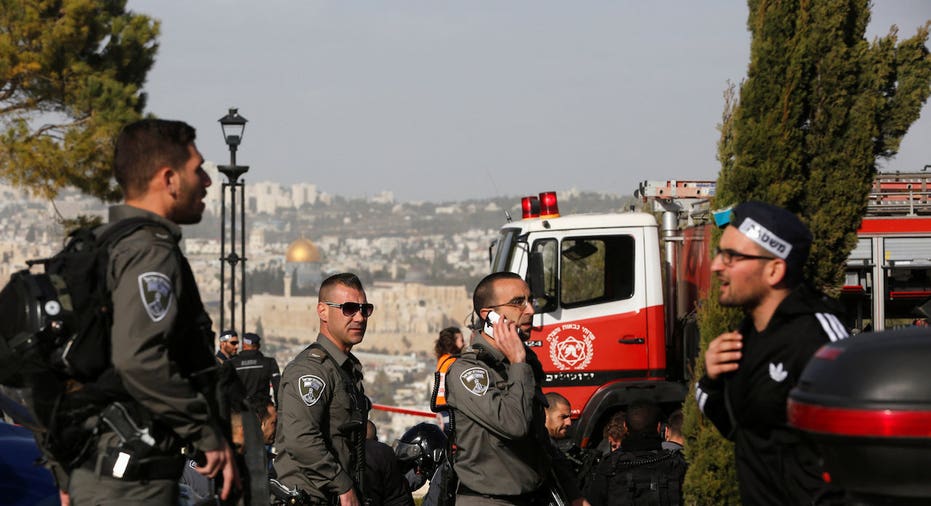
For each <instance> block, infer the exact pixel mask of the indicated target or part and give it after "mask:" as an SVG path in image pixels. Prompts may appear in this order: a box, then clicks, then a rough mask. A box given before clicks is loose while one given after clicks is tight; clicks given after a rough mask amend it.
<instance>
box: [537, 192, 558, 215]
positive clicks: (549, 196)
mask: <svg viewBox="0 0 931 506" xmlns="http://www.w3.org/2000/svg"><path fill="white" fill-rule="evenodd" d="M540 218H543V219H548V218H559V204H558V203H557V202H556V192H543V193H541V194H540Z"/></svg>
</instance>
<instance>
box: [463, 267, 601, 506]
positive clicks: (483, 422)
mask: <svg viewBox="0 0 931 506" xmlns="http://www.w3.org/2000/svg"><path fill="white" fill-rule="evenodd" d="M472 303H473V306H474V308H475V313H476V315H477V316H478V317H479V318H480V319H481V320H482V322H485V321H487V318H488V314H489V313H490V312H491V311H495V312H496V313H498V314H499V315H500V318H499V319H498V321H497V323H495V324H494V325H493V326H492V328H493V332H489V331H488V330H483V331H482V332H481V333H480V334H478V335H476V336H475V338H474V339H473V341H472V345H471V346H470V347H468V348H467V349H466V350H464V351H463V353H462V356H461V357H460V358H459V359H458V360H456V362H455V363H454V364H453V365H452V366H451V367H450V369H449V372H448V374H447V375H446V399H447V403H448V404H449V406H450V407H452V408H453V416H454V417H455V426H456V432H455V441H456V447H457V451H456V452H455V454H454V455H453V456H452V460H453V467H454V469H455V471H456V474H457V475H458V477H459V488H458V490H457V493H456V506H475V505H490V504H494V505H500V504H516V505H520V506H534V505H545V504H548V503H552V502H553V501H554V498H553V496H552V495H551V494H552V492H553V490H557V491H558V492H557V493H559V494H560V495H561V496H562V497H560V500H563V501H566V500H571V501H572V504H573V505H576V506H578V505H586V504H587V502H586V501H585V499H583V498H582V496H581V492H580V491H579V490H578V489H577V488H576V487H575V486H574V485H573V483H574V480H573V479H572V476H571V470H569V469H563V468H560V467H554V466H553V464H554V455H552V454H551V453H550V452H551V448H552V445H551V444H550V443H549V434H548V433H547V430H546V425H545V421H546V415H545V413H544V409H545V407H546V405H547V402H546V397H545V396H544V395H543V391H542V390H541V388H540V386H541V384H542V380H543V377H542V376H543V369H542V367H541V365H540V363H539V361H538V360H537V357H536V355H535V354H534V352H533V351H532V350H530V349H529V348H527V347H526V346H525V345H524V340H525V339H527V338H528V337H529V336H530V329H531V324H532V321H531V319H532V317H533V314H534V311H533V306H532V304H531V295H530V289H529V287H528V286H527V283H525V282H524V280H523V279H522V278H521V277H520V276H518V275H517V274H514V273H510V272H501V273H494V274H491V275H489V276H486V277H485V278H484V279H483V280H482V281H481V282H479V284H478V286H477V287H476V288H475V293H474V294H473V296H472ZM483 328H485V327H484V326H483ZM492 334H493V335H492ZM560 489H561V490H560Z"/></svg>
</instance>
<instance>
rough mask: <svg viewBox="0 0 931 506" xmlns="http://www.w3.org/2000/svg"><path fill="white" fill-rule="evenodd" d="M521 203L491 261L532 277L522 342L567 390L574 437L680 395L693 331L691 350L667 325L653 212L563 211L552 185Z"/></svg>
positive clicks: (557, 386)
mask: <svg viewBox="0 0 931 506" xmlns="http://www.w3.org/2000/svg"><path fill="white" fill-rule="evenodd" d="M705 200H706V198H705ZM522 209H523V219H522V220H521V221H518V222H513V223H508V224H507V225H505V226H503V227H502V228H501V230H500V232H499V235H498V238H497V240H496V241H495V243H494V244H493V247H492V248H493V250H492V259H491V262H492V266H491V267H492V271H493V272H500V271H511V272H515V273H518V274H520V275H522V276H523V277H524V278H525V279H526V280H527V281H528V283H529V284H530V287H531V290H532V292H533V296H534V299H535V301H534V302H535V310H536V314H535V315H534V320H533V333H532V335H531V337H530V339H529V340H528V342H527V345H528V346H529V347H531V348H532V349H533V350H534V351H535V352H536V354H537V356H538V357H539V358H540V361H541V362H542V364H543V368H544V371H545V373H546V375H545V378H544V389H545V390H546V391H558V392H559V393H561V394H562V395H564V396H565V397H566V398H567V399H569V401H570V404H571V405H572V416H573V417H574V418H576V424H575V425H576V426H575V429H574V430H573V437H574V438H575V439H576V441H577V442H579V443H581V444H582V445H583V446H585V443H587V442H588V441H589V440H590V439H591V438H592V437H593V436H594V439H595V440H598V439H600V432H599V430H600V427H601V426H603V424H604V423H605V422H606V418H607V417H609V416H610V415H611V414H612V413H613V412H614V411H616V410H617V409H618V408H619V407H620V406H623V405H627V404H629V403H630V402H632V401H633V400H636V399H639V398H649V399H651V400H654V401H656V402H659V403H665V404H669V405H670V406H671V405H674V404H678V403H681V402H682V400H683V399H684V397H685V395H686V392H687V386H686V384H685V382H684V380H685V379H686V377H687V372H686V371H687V367H686V364H687V363H688V361H689V359H690V358H691V357H690V356H688V355H689V353H691V355H694V350H697V345H698V341H697V333H695V334H694V336H693V339H694V343H693V344H692V346H691V348H693V351H691V352H687V351H686V350H685V348H686V347H685V346H684V345H683V344H680V343H682V340H681V339H680V336H678V335H676V334H677V333H676V332H672V331H670V330H671V329H670V326H671V325H675V324H674V323H670V321H669V318H667V306H665V305H664V299H666V298H667V297H669V291H668V290H666V288H665V286H666V284H665V282H664V279H666V276H668V275H669V273H670V272H672V273H673V275H674V276H675V275H676V274H675V272H676V271H675V270H670V269H669V268H668V267H667V266H665V265H664V264H665V263H666V262H667V261H668V259H665V260H664V258H662V257H661V255H660V251H661V250H660V240H661V237H660V234H661V231H660V227H659V226H658V224H657V221H656V218H655V217H654V216H653V214H650V213H644V212H625V213H617V214H582V215H575V216H559V212H558V204H557V202H556V195H555V193H554V192H548V193H543V194H540V197H539V198H537V197H525V198H524V199H523V202H522ZM677 212H678V210H676V211H674V214H675V213H677ZM673 228H675V229H676V231H677V230H678V228H679V227H678V223H677V224H676V225H675V226H674V227H673ZM670 232H671V231H665V232H663V233H664V234H666V233H670ZM704 237H705V235H704V234H700V237H699V239H700V241H702V242H704ZM670 244H673V243H670ZM685 244H686V242H685V241H679V242H677V243H675V244H674V245H673V246H674V249H676V250H678V249H681V248H682V247H683V246H684V245H685ZM686 247H688V246H686ZM699 250H707V244H704V248H696V253H698V251H699ZM703 256H704V258H705V259H707V256H708V255H707V253H704V254H703ZM682 257H683V258H684V256H682ZM695 258H699V257H695ZM692 260H693V261H694V258H693V259H692ZM694 267H695V268H697V266H694ZM704 270H705V272H710V271H709V270H708V269H704ZM664 271H665V272H664ZM706 277H707V276H706ZM670 279H676V278H670ZM667 335H668V336H669V337H668V338H667Z"/></svg>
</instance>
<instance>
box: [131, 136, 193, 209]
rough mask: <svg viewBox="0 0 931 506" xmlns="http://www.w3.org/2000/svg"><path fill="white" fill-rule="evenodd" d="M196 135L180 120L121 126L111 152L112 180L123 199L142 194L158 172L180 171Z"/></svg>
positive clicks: (188, 157)
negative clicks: (121, 192) (160, 170)
mask: <svg viewBox="0 0 931 506" xmlns="http://www.w3.org/2000/svg"><path fill="white" fill-rule="evenodd" d="M196 137H197V132H196V131H195V130H194V127H192V126H191V125H188V124H187V123H185V122H183V121H172V120H164V119H144V120H140V121H136V122H134V123H130V124H128V125H126V126H125V127H123V130H122V131H121V132H120V135H119V137H117V139H116V148H115V150H114V153H113V177H114V178H116V182H117V183H118V184H119V185H120V188H121V189H122V190H123V196H124V197H128V198H132V197H138V196H140V195H144V194H145V192H146V189H147V188H148V186H149V181H150V180H151V179H152V177H153V176H154V175H155V173H156V172H157V171H158V169H160V168H162V167H165V166H168V167H171V168H173V169H180V168H182V167H183V166H184V164H185V163H186V162H187V161H188V160H189V159H190V158H191V153H190V150H189V149H188V146H190V145H191V143H193V142H194V139H195V138H196Z"/></svg>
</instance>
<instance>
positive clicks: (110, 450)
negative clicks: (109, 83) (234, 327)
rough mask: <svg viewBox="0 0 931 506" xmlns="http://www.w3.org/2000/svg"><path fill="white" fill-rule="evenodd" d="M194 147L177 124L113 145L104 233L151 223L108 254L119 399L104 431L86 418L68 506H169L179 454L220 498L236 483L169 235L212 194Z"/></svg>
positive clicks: (208, 359)
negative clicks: (90, 447) (185, 450)
mask: <svg viewBox="0 0 931 506" xmlns="http://www.w3.org/2000/svg"><path fill="white" fill-rule="evenodd" d="M194 138H195V131H194V129H193V128H192V127H191V126H189V125H187V124H185V123H183V122H180V121H165V120H156V119H147V120H142V121H139V122H136V123H133V124H130V125H128V126H126V127H125V128H124V129H123V131H122V132H121V133H120V136H119V138H118V139H117V144H116V152H115V157H114V175H115V177H116V180H117V182H118V183H119V185H120V187H121V189H122V190H123V195H124V197H125V204H124V205H119V206H115V207H113V208H111V209H110V223H113V222H116V221H119V220H124V219H127V218H131V217H145V218H148V219H150V220H152V221H154V222H156V223H157V225H153V226H146V227H143V228H140V229H138V230H137V231H135V232H133V233H132V234H130V235H129V236H127V237H125V238H124V239H122V240H121V241H119V242H118V243H117V244H116V245H114V247H113V248H112V250H111V254H110V263H109V266H108V276H107V283H108V286H109V288H110V289H111V290H112V300H113V326H112V338H111V340H112V352H111V355H112V365H113V371H115V373H116V375H117V376H118V378H119V380H120V381H119V383H120V384H121V385H122V388H124V389H125V392H124V394H125V395H123V397H124V399H125V400H124V401H122V402H121V403H120V406H121V409H119V410H117V411H113V412H112V413H113V415H114V416H112V417H111V418H110V420H111V423H113V425H109V424H106V423H99V420H100V418H98V417H92V419H91V420H89V422H88V423H93V420H98V427H100V429H101V431H102V433H101V435H100V437H99V439H98V441H97V444H96V452H95V454H93V455H91V456H90V457H89V458H88V459H87V460H86V461H85V462H84V463H83V464H82V465H81V466H80V467H77V468H76V469H73V470H71V472H70V475H69V480H68V483H67V493H68V495H69V496H70V500H71V503H72V504H77V505H82V504H95V505H96V504H147V505H148V504H164V505H175V504H177V501H178V497H177V496H178V478H179V477H180V476H181V472H182V469H183V465H184V461H183V459H180V458H178V457H179V456H180V448H181V447H182V446H185V445H188V446H193V447H194V448H195V449H197V450H200V451H201V452H203V454H204V456H205V464H204V465H203V466H202V467H199V468H198V471H199V472H200V473H201V474H204V475H206V476H209V477H215V476H217V475H218V474H222V478H223V482H224V486H223V490H222V494H221V495H222V496H223V498H226V497H227V496H229V494H230V490H231V487H232V486H234V484H235V483H236V482H237V481H238V476H237V473H236V469H235V467H234V460H233V453H232V451H231V449H230V447H229V445H228V444H227V442H226V441H225V439H224V438H223V435H222V431H221V430H220V427H219V424H218V422H216V420H215V417H214V416H212V415H211V411H210V409H209V408H208V401H207V397H206V396H205V394H204V393H201V392H202V391H203V390H204V389H203V388H199V387H197V386H196V385H195V382H196V380H195V378H194V376H195V375H196V374H195V373H196V372H198V371H197V368H198V367H201V368H202V367H207V368H210V367H213V366H215V364H216V362H215V360H214V358H213V342H212V340H213V336H212V334H211V333H210V318H209V317H207V315H206V312H205V311H204V309H203V305H202V304H201V300H200V294H199V293H198V290H197V285H196V283H195V281H194V277H193V274H192V273H191V269H190V266H189V265H188V263H187V260H186V259H185V258H184V256H183V254H182V253H181V250H180V249H179V247H178V241H180V239H181V229H180V227H179V226H178V225H182V224H191V223H197V222H199V221H200V219H201V214H202V213H203V211H204V202H203V199H204V197H205V196H206V194H207V187H208V186H210V178H209V177H208V176H207V174H206V173H205V172H204V170H203V168H202V167H201V164H202V163H203V157H202V156H201V154H200V152H198V150H197V147H196V146H195V144H194ZM105 226H106V225H105ZM111 406H112V405H111ZM104 413H106V411H104ZM127 421H130V422H131V424H129V425H127ZM137 429H138V430H137ZM119 432H122V433H123V436H127V435H134V436H133V437H134V438H135V439H133V441H134V442H133V445H132V447H130V446H123V447H119V444H120V442H121V435H120V434H119ZM140 434H141V436H140ZM140 459H146V461H147V462H148V464H144V465H143V464H140V462H141V460H140ZM175 462H176V463H177V464H175ZM60 485H61V486H63V487H64V486H65V484H64V483H60Z"/></svg>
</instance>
